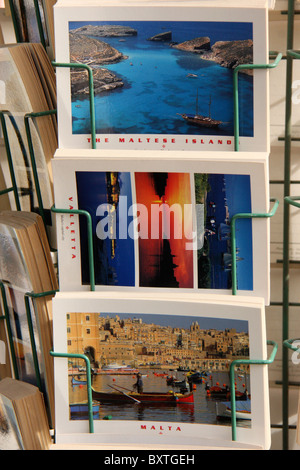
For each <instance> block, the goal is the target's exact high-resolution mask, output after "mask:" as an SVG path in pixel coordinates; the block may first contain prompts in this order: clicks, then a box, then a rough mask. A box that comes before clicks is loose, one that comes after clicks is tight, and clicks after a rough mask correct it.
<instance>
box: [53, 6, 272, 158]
mask: <svg viewBox="0 0 300 470" xmlns="http://www.w3.org/2000/svg"><path fill="white" fill-rule="evenodd" d="M103 10H104V11H107V12H108V13H106V14H105V15H103V16H102V19H101V20H97V16H99V18H101V15H100V12H99V11H103ZM154 10H155V9H154ZM191 10H192V9H191V8H187V12H185V13H184V14H183V15H182V13H183V12H182V11H181V10H180V11H177V10H176V8H175V10H174V11H173V12H172V13H171V11H170V10H169V11H167V10H165V11H163V12H162V15H161V19H160V20H158V19H153V20H152V19H151V17H152V16H153V14H151V13H150V12H149V18H148V19H147V20H144V19H143V20H142V19H138V16H139V11H138V10H137V13H136V15H134V14H133V16H132V18H131V19H128V18H127V16H128V9H127V11H126V9H125V12H124V19H122V20H120V18H119V16H120V15H117V18H118V20H117V18H114V17H113V18H111V20H107V18H109V17H110V15H113V12H114V10H113V8H112V9H109V8H103V7H102V8H99V11H98V12H97V11H95V16H90V18H89V19H88V20H85V19H83V18H82V17H80V16H79V14H78V15H77V16H78V18H77V19H75V18H76V10H75V12H72V13H71V12H69V17H68V10H66V14H65V16H63V14H64V13H65V11H63V12H62V14H61V15H60V9H59V8H58V9H57V22H58V24H60V25H62V24H63V25H64V34H65V35H66V33H67V31H66V29H68V37H65V42H66V43H67V44H68V46H69V50H68V51H67V45H66V46H65V47H64V48H63V52H62V51H59V50H58V51H57V54H58V55H59V57H60V59H59V60H60V61H65V62H69V63H77V64H78V63H81V64H85V65H88V66H89V67H90V68H91V69H92V70H93V77H94V103H95V126H96V136H97V139H96V141H97V148H126V149H129V148H131V149H146V148H148V149H158V150H171V149H174V150H179V149H180V150H183V149H185V150H207V149H208V150H217V149H218V150H222V151H224V150H232V149H233V144H234V101H233V100H234V98H233V95H234V92H233V70H234V69H235V67H236V66H238V65H240V64H253V63H255V62H258V63H264V62H266V61H267V59H268V58H267V56H266V55H264V54H265V53H266V49H265V43H266V37H264V30H263V25H264V23H263V21H262V19H263V10H262V11H259V10H258V11H256V10H252V9H251V8H249V11H248V10H247V9H245V8H244V9H242V10H243V11H241V12H239V11H237V9H232V10H233V11H232V14H231V15H230V14H229V9H228V8H227V9H224V15H223V18H220V19H218V18H217V19H215V18H216V17H215V15H213V13H212V12H214V14H215V13H216V10H215V9H212V10H211V13H210V14H209V8H204V9H203V12H204V15H201V10H202V9H201V7H199V8H198V9H197V10H195V11H193V12H192V11H191ZM253 11H255V12H256V14H257V18H256V17H255V14H254V13H253ZM132 13H133V11H132ZM193 13H195V14H193ZM248 13H249V14H248ZM176 15H177V16H176ZM189 15H190V16H189ZM60 16H61V17H60ZM85 16H86V15H85ZM143 16H145V15H143ZM125 17H126V18H125ZM185 17H187V19H186V20H185V19H184V18H185ZM62 18H63V19H64V21H62ZM73 18H74V20H73ZM103 18H105V20H104V19H103ZM165 18H166V19H165ZM255 19H257V20H258V22H259V25H260V28H262V29H261V30H260V33H259V34H260V35H261V38H264V41H263V42H262V44H261V50H259V49H258V48H257V47H256V46H255V44H254V43H255V41H257V38H256V36H257V33H258V31H257V29H256V27H254V21H255ZM64 22H67V24H66V25H65V24H64ZM59 37H61V38H62V33H59ZM60 43H61V42H60ZM57 71H58V94H59V95H61V96H60V97H58V106H59V108H60V107H61V109H59V108H58V109H59V111H60V112H61V113H64V112H65V108H66V105H67V101H66V100H67V99H70V103H69V104H68V108H69V109H70V113H71V116H72V119H71V122H70V123H69V124H68V126H69V127H68V126H67V123H66V122H65V121H64V120H63V119H61V125H62V127H61V132H64V135H61V136H60V139H61V145H60V146H61V147H65V146H70V145H71V141H69V144H68V143H67V141H68V139H67V135H66V134H65V133H66V131H67V133H68V131H70V134H71V135H72V139H73V143H74V142H76V146H77V144H78V143H81V146H85V147H87V148H88V147H89V146H90V145H91V135H90V134H91V120H90V94H89V82H88V74H87V71H86V70H84V69H78V68H76V69H71V71H70V70H68V71H66V70H57ZM61 74H65V75H66V74H68V76H69V79H68V80H69V82H68V86H69V91H68V92H67V90H66V89H65V86H66V80H67V77H65V79H64V81H62V82H61V83H62V85H63V87H61V85H60V80H61V79H60V75H61ZM262 75H263V76H262ZM62 80H63V79H62ZM264 81H265V82H266V73H265V72H263V73H262V74H261V75H260V76H256V71H253V70H250V69H244V70H242V71H241V72H240V73H239V85H238V95H239V135H240V139H241V140H240V143H241V149H242V150H247V149H249V150H253V145H256V150H261V151H266V149H267V147H266V141H267V134H266V133H265V135H264V134H263V132H264V131H266V127H265V125H263V124H264V121H263V120H262V119H261V117H259V116H260V113H263V115H264V118H265V121H266V122H267V116H266V111H265V110H264V105H265V104H266V103H265V100H266V99H267V98H266V97H265V98H264V95H263V94H262V93H263V90H266V88H265V87H266V83H264ZM66 92H67V94H66ZM258 94H259V96H260V99H259V100H258V99H257V97H258ZM68 97H69V98H68ZM261 100H262V101H263V102H261ZM63 103H64V105H63ZM258 108H259V109H258ZM257 116H258V117H257ZM257 119H258V120H259V127H258V126H257V124H258V123H257ZM69 120H70V117H69ZM261 125H263V130H261V129H260V126H261ZM257 138H259V142H256V144H255V143H254V141H256V140H257ZM262 139H263V140H262ZM244 143H247V144H249V143H250V147H249V146H245V148H243V145H244ZM258 143H259V145H257V144H258ZM73 146H74V144H73ZM74 147H75V146H74Z"/></svg>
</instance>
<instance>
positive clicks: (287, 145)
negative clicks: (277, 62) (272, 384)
mask: <svg viewBox="0 0 300 470" xmlns="http://www.w3.org/2000/svg"><path fill="white" fill-rule="evenodd" d="M287 15H288V18H287V41H286V50H287V54H286V97H285V98H286V99H285V132H284V197H285V200H284V202H285V204H284V214H283V270H282V273H283V275H282V284H283V290H282V341H285V340H286V338H288V337H289V306H290V302H289V263H290V256H289V237H290V211H289V207H288V204H289V203H291V202H292V199H289V195H290V189H291V188H290V186H291V143H292V140H294V139H293V138H292V93H293V92H292V81H293V62H294V59H299V58H300V55H299V54H298V53H297V52H296V51H294V50H293V49H294V30H295V24H294V23H295V21H294V20H295V0H288V10H287ZM286 198H287V199H286ZM293 202H294V201H293ZM293 205H295V204H293ZM288 361H289V358H288V351H287V348H286V347H284V346H283V348H282V448H283V450H288V449H289V363H288Z"/></svg>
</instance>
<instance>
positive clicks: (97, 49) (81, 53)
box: [69, 32, 127, 96]
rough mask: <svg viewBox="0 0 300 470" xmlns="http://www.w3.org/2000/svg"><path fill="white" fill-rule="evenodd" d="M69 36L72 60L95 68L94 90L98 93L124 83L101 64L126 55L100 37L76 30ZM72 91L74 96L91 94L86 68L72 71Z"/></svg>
mask: <svg viewBox="0 0 300 470" xmlns="http://www.w3.org/2000/svg"><path fill="white" fill-rule="evenodd" d="M69 37H70V60H71V62H72V63H81V64H85V65H89V66H90V67H91V68H92V69H93V79H94V92H95V94H96V95H97V94H99V93H102V92H105V91H109V90H114V89H115V88H119V87H122V86H123V85H124V83H123V81H122V80H121V79H120V78H119V77H118V76H117V75H116V74H114V73H113V72H110V71H109V70H107V69H106V68H104V67H101V66H103V65H107V64H112V63H116V62H120V61H121V60H125V59H127V57H126V56H124V55H123V54H122V53H121V52H119V51H118V50H117V49H115V48H113V47H111V46H110V45H109V44H107V43H106V42H103V41H100V40H98V39H94V38H90V37H88V36H84V35H82V34H79V33H76V32H71V33H70V35H69ZM71 91H72V94H73V96H74V95H85V94H89V83H88V78H87V72H86V70H78V69H73V70H72V71H71Z"/></svg>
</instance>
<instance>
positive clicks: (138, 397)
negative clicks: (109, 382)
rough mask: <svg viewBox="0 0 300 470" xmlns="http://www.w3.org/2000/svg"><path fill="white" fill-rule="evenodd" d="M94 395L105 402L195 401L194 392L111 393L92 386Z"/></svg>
mask: <svg viewBox="0 0 300 470" xmlns="http://www.w3.org/2000/svg"><path fill="white" fill-rule="evenodd" d="M92 397H93V400H97V401H100V403H103V402H113V403H131V404H134V403H137V402H139V403H141V404H143V405H147V404H153V403H155V404H168V405H171V404H174V405H179V404H180V403H187V404H189V403H191V404H193V403H194V396H193V393H192V392H191V393H187V394H182V393H134V392H133V393H131V392H128V393H126V394H123V393H118V392H115V393H109V392H98V391H96V390H94V389H93V388H92Z"/></svg>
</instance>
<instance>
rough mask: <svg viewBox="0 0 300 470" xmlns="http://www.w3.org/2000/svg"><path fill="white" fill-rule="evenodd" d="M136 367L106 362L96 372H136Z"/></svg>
mask: <svg viewBox="0 0 300 470" xmlns="http://www.w3.org/2000/svg"><path fill="white" fill-rule="evenodd" d="M137 373H138V369H134V368H132V367H130V366H126V365H123V364H122V365H121V364H117V363H112V364H107V365H106V366H103V367H102V368H101V369H99V370H98V374H115V375H117V374H118V375H119V374H137Z"/></svg>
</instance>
